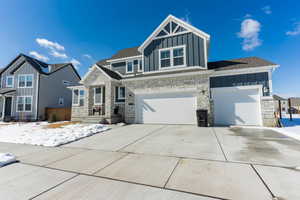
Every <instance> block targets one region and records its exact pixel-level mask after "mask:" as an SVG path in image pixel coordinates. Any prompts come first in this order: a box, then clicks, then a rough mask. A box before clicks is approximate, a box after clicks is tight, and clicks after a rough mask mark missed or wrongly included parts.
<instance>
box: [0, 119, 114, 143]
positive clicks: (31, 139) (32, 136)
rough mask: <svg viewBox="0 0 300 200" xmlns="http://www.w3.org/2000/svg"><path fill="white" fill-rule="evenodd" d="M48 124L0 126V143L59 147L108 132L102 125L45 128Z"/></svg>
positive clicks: (34, 123)
mask: <svg viewBox="0 0 300 200" xmlns="http://www.w3.org/2000/svg"><path fill="white" fill-rule="evenodd" d="M47 125H49V123H48V122H30V123H12V124H9V125H5V126H0V142H11V143H20V144H33V145H42V146H59V145H62V144H66V143H69V142H72V141H75V140H78V139H80V138H84V137H87V136H90V135H93V134H96V133H100V132H103V131H106V130H108V129H109V128H108V127H107V126H105V125H102V124H80V123H78V124H71V125H66V126H62V127H59V128H47Z"/></svg>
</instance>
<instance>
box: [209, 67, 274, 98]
mask: <svg viewBox="0 0 300 200" xmlns="http://www.w3.org/2000/svg"><path fill="white" fill-rule="evenodd" d="M247 85H262V86H263V87H265V88H268V91H267V92H265V91H263V96H269V95H270V91H269V76H268V72H260V73H251V74H238V75H227V76H217V77H211V78H210V87H211V88H218V87H234V86H247Z"/></svg>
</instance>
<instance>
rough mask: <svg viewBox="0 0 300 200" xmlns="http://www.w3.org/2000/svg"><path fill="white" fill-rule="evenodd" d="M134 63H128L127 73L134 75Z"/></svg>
mask: <svg viewBox="0 0 300 200" xmlns="http://www.w3.org/2000/svg"><path fill="white" fill-rule="evenodd" d="M133 66H134V64H133V61H132V60H131V61H127V62H126V73H132V72H133Z"/></svg>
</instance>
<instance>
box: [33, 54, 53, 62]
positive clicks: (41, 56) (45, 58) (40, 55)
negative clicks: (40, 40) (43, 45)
mask: <svg viewBox="0 0 300 200" xmlns="http://www.w3.org/2000/svg"><path fill="white" fill-rule="evenodd" d="M29 55H31V56H33V57H35V58H36V59H38V60H41V61H44V62H47V61H48V60H49V58H48V57H46V56H44V55H42V54H39V53H38V52H36V51H30V52H29Z"/></svg>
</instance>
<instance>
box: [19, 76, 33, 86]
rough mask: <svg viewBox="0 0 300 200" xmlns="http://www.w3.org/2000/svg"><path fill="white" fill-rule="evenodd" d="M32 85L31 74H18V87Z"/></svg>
mask: <svg viewBox="0 0 300 200" xmlns="http://www.w3.org/2000/svg"><path fill="white" fill-rule="evenodd" d="M32 86H33V74H21V75H19V76H18V87H19V88H32Z"/></svg>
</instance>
